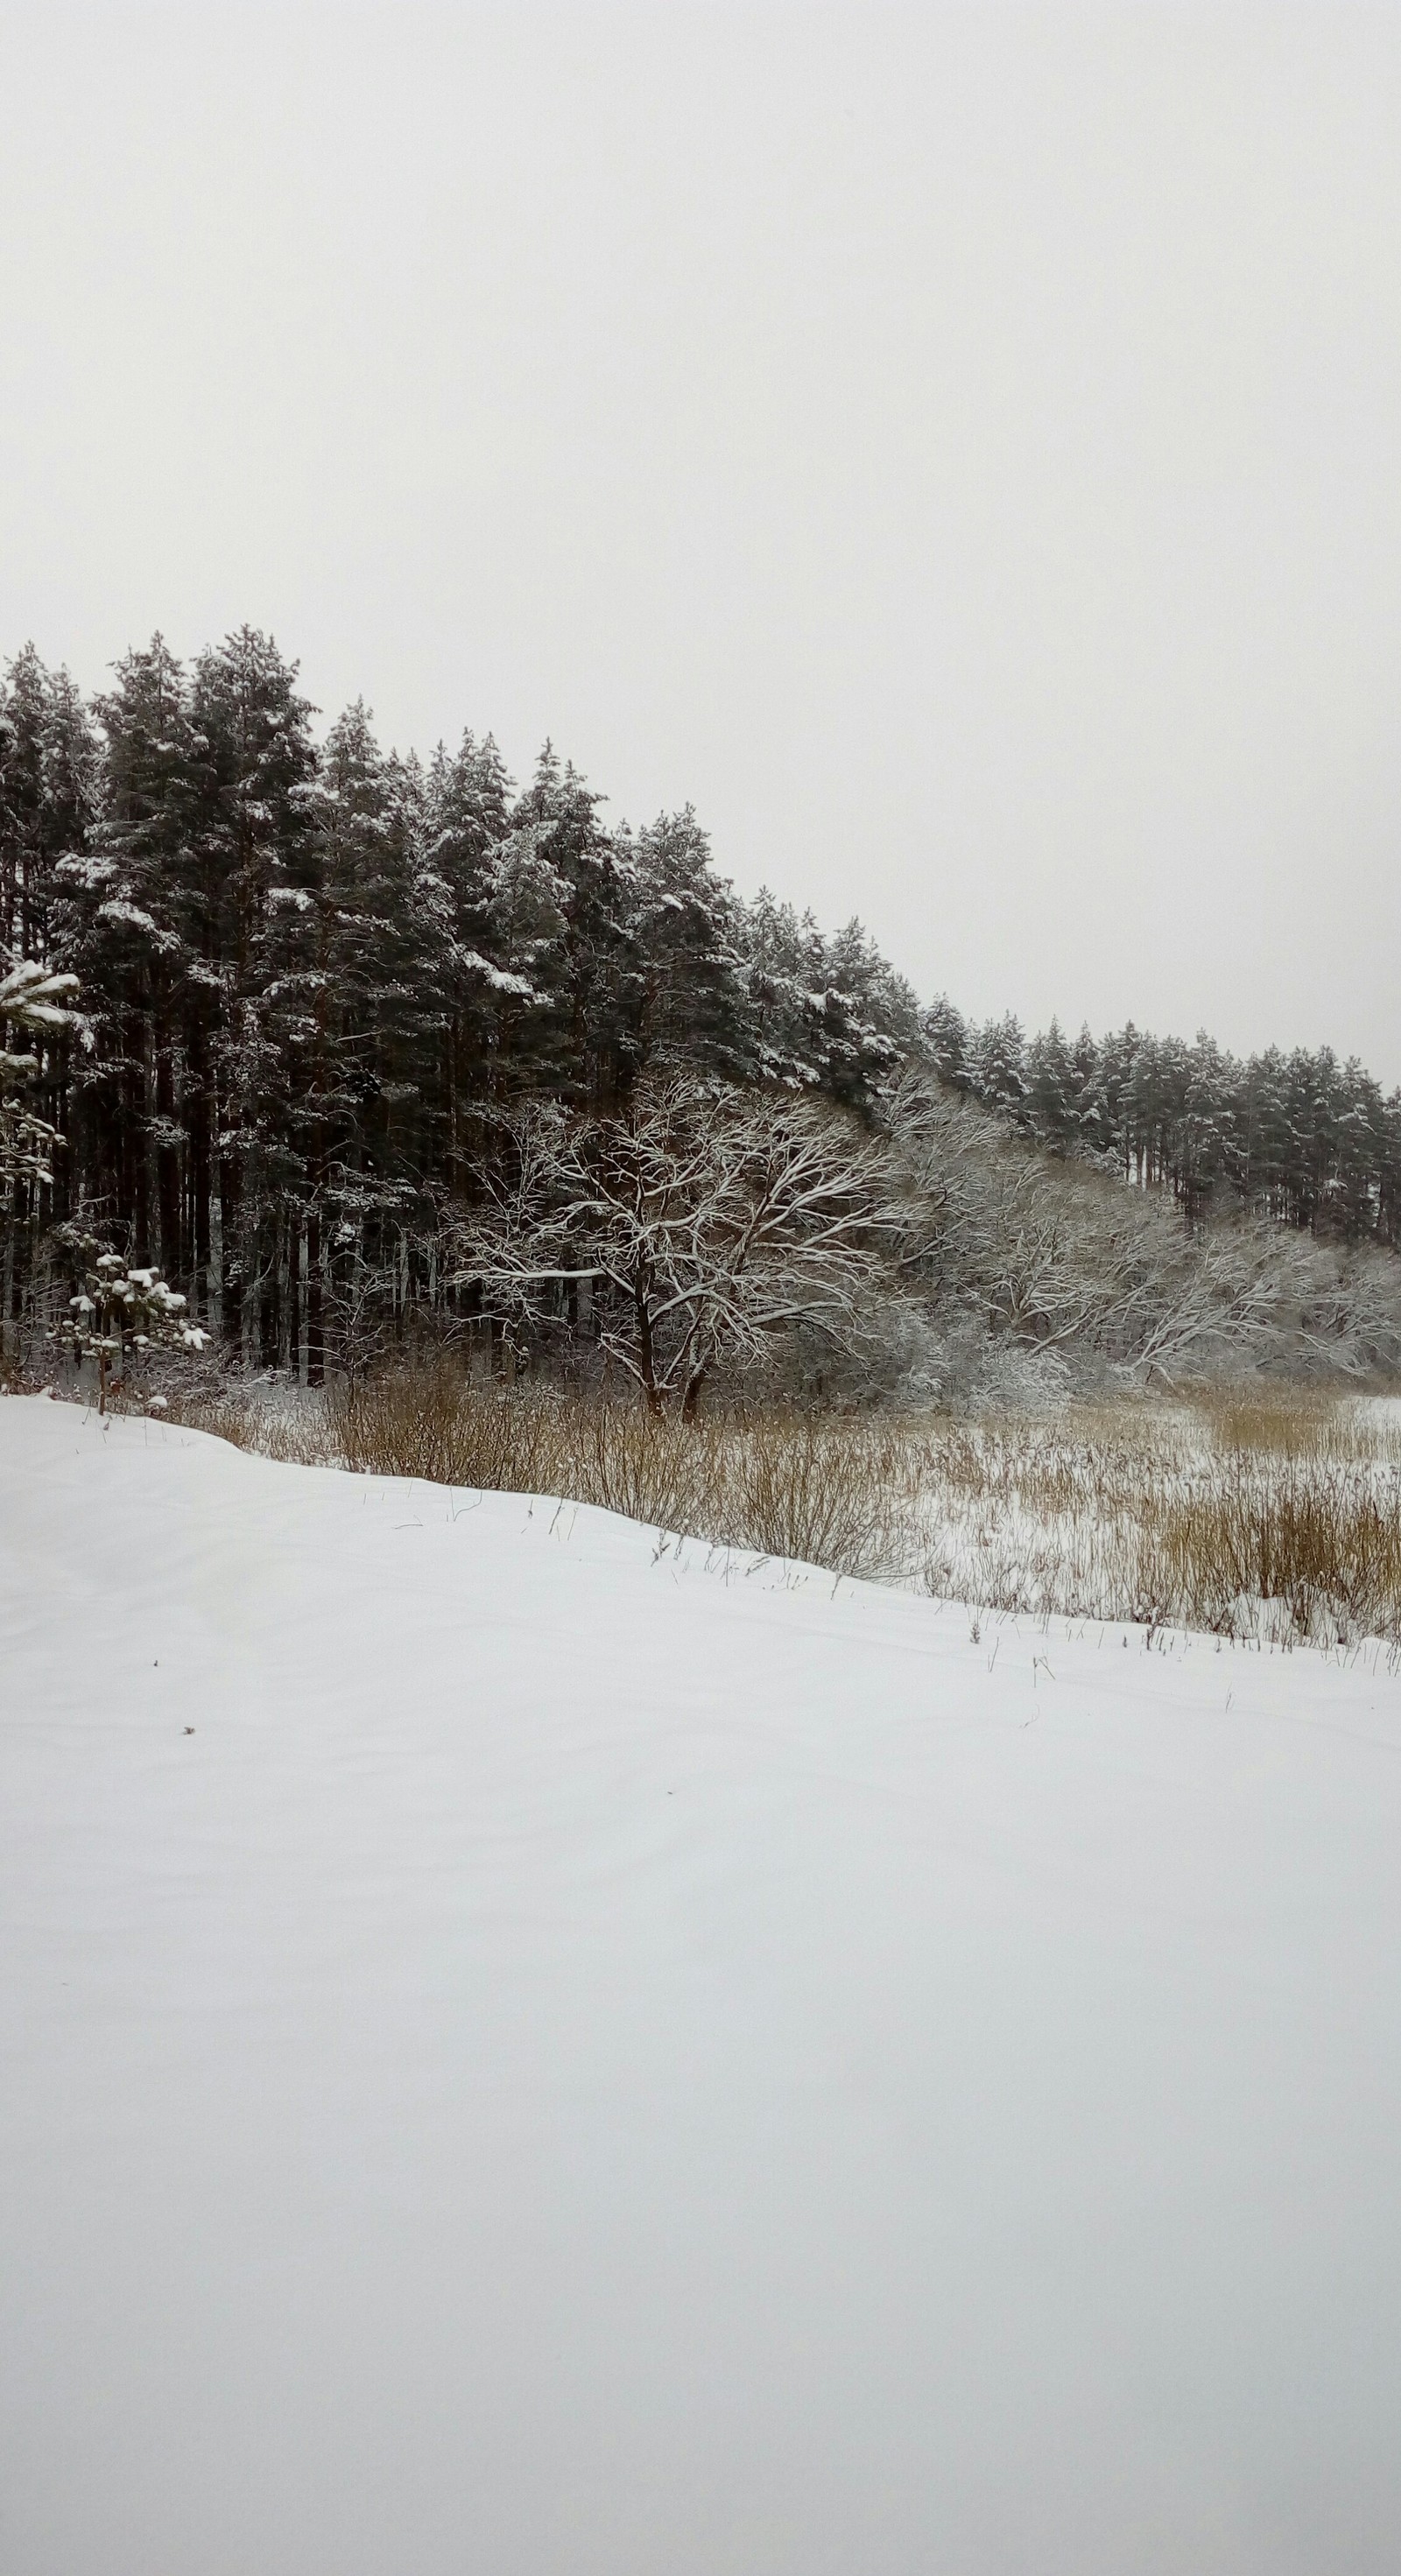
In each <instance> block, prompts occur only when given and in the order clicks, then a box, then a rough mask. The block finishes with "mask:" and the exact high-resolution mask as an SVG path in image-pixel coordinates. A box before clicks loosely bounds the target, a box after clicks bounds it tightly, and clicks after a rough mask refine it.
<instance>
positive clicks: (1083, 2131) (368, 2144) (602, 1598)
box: [0, 1399, 1401, 2576]
mask: <svg viewBox="0 0 1401 2576" xmlns="http://www.w3.org/2000/svg"><path fill="white" fill-rule="evenodd" d="M975 1627H976V1628H977V1631H978V1633H977V1635H976V1637H975V1635H974V1634H973V1631H974V1629H975ZM0 1693H2V1694H3V1724H2V1726H0V1762H3V1783H2V1784H0V1835H3V1854H2V1855H0V1905H3V1937H4V1980H3V2016H4V2030H3V2055H4V2066H5V2084H4V2096H3V2104H0V2119H3V2152H4V2168H3V2187H2V2188H0V2225H3V2228H4V2233H5V2242H4V2247H3V2280H4V2285H5V2286H4V2296H3V2300H0V2349H2V2351H3V2459H0V2567H3V2570H4V2576H463V2571H470V2572H471V2576H476V2571H481V2576H868V2571H869V2576H1148V2571H1153V2576H1257V2571H1258V2576H1295V2571H1297V2576H1374V2571H1375V2576H1383V2571H1386V2576H1390V2571H1392V2570H1394V2568H1395V2567H1396V2565H1397V2563H1398V2550H1399V2548H1401V2543H1399V2542H1398V2534H1399V2533H1401V2443H1398V2440H1397V2426H1398V2423H1401V2184H1399V2183H1398V2170H1399V2168H1401V2014H1398V1995H1401V1868H1398V1844H1399V1840H1401V1833H1399V1829H1401V1759H1399V1758H1398V1757H1399V1756H1401V1680H1398V1679H1397V1677H1396V1676H1395V1674H1394V1673H1393V1672H1391V1671H1389V1669H1388V1665H1387V1662H1386V1659H1385V1657H1384V1656H1382V1655H1381V1654H1380V1653H1379V1652H1378V1651H1375V1650H1373V1651H1371V1652H1370V1653H1368V1654H1364V1655H1360V1656H1354V1657H1352V1658H1351V1659H1350V1660H1340V1659H1338V1658H1336V1657H1330V1656H1328V1655H1326V1654H1323V1653H1320V1652H1317V1651H1302V1652H1298V1653H1294V1654H1292V1655H1280V1654H1277V1653H1276V1654H1272V1653H1269V1652H1256V1651H1246V1650H1243V1649H1239V1648H1236V1649H1233V1648H1231V1647H1230V1646H1229V1645H1223V1644H1221V1643H1220V1642H1219V1641H1217V1640H1215V1639H1207V1638H1202V1637H1198V1638H1195V1639H1190V1640H1189V1639H1184V1638H1183V1637H1181V1636H1178V1637H1177V1638H1175V1639H1167V1638H1163V1637H1161V1636H1160V1637H1158V1638H1156V1639H1155V1640H1153V1642H1152V1644H1151V1646H1150V1645H1149V1644H1148V1643H1147V1642H1146V1641H1145V1636H1144V1634H1143V1632H1141V1631H1133V1630H1124V1629H1122V1628H1120V1627H1118V1626H1115V1627H1113V1628H1110V1629H1100V1628H1096V1627H1092V1626H1087V1625H1082V1626H1077V1627H1074V1628H1071V1627H1067V1626H1066V1625H1065V1624H1063V1623H1061V1624H1057V1623H1055V1622H1052V1623H1051V1624H1050V1625H1049V1627H1044V1626H1042V1625H1038V1624H1033V1623H1031V1622H1029V1621H1027V1622H1023V1623H1022V1624H1021V1626H1020V1627H1018V1626H1017V1625H1015V1624H1013V1623H1010V1622H1004V1623H1002V1624H999V1623H998V1622H997V1621H996V1620H995V1619H993V1618H990V1617H989V1616H988V1615H987V1614H986V1613H984V1615H983V1617H982V1620H981V1622H977V1621H974V1620H973V1619H972V1618H970V1615H969V1614H968V1613H967V1612H966V1611H958V1610H955V1609H953V1608H951V1607H949V1606H947V1605H944V1606H940V1605H938V1604H936V1603H935V1602H933V1601H929V1600H921V1599H918V1598H916V1597H913V1596H911V1595H909V1594H901V1593H896V1592H884V1591H878V1590H875V1589H873V1588H869V1587H862V1586H853V1585H851V1584H849V1583H840V1584H839V1585H837V1587H836V1588H835V1590H834V1586H833V1580H832V1578H831V1577H830V1576H816V1575H806V1576H805V1575H803V1574H802V1573H801V1572H800V1571H798V1570H795V1569H791V1568H788V1569H785V1568H781V1567H775V1566H772V1565H768V1566H758V1567H753V1566H752V1565H751V1564H750V1563H749V1562H748V1561H747V1560H743V1559H738V1558H728V1559H727V1558H726V1557H724V1556H723V1555H707V1552H706V1550H705V1549H703V1548H701V1547H698V1546H697V1547H685V1548H682V1549H679V1550H678V1549H676V1548H674V1547H666V1548H662V1547H661V1546H660V1543H659V1542H658V1540H657V1539H656V1538H655V1537H654V1535H653V1534H652V1533H651V1532H649V1531H646V1530H643V1529H641V1528H640V1527H638V1526H636V1525H633V1524H630V1523H627V1522H623V1521H618V1520H613V1519H610V1518H609V1517H608V1516H607V1515H605V1514H602V1513H599V1512H591V1511H587V1510H575V1509H573V1508H571V1507H565V1508H563V1509H556V1508H555V1507H554V1506H552V1505H549V1504H541V1503H539V1502H536V1503H534V1504H530V1503H528V1502H526V1501H523V1500H519V1499H516V1498H513V1497H510V1496H507V1495H501V1494H496V1495H487V1496H476V1497H474V1496H472V1495H469V1494H466V1493H454V1492H452V1491H450V1490H445V1489H444V1488H442V1487H439V1486H429V1485H415V1484H408V1483H402V1482H394V1481H392V1480H386V1481H374V1480H368V1479H365V1478H356V1477H350V1476H346V1475H343V1474H337V1473H335V1472H334V1471H331V1470H326V1469H317V1468H309V1467H297V1466H285V1465H275V1464H272V1463H270V1462H269V1461H267V1460H265V1459H262V1458H258V1457H255V1456H250V1455H247V1454H244V1453H241V1452H239V1451H237V1450H235V1449H233V1448H231V1447H229V1446H227V1445H225V1444H224V1443H221V1442H218V1441H215V1440H212V1439H209V1438H206V1437H201V1436H198V1435H196V1434H193V1433H190V1432H188V1431H183V1430H179V1429H176V1428H174V1427H168V1428H163V1427H161V1426H158V1425H156V1424H153V1423H150V1422H142V1421H139V1420H134V1419H125V1420H115V1421H110V1422H108V1423H107V1424H106V1425H105V1426H103V1425H99V1424H98V1423H97V1422H96V1421H95V1420H93V1419H92V1418H90V1417H85V1416H84V1415H83V1414H82V1413H80V1412H79V1411H78V1410H77V1409H75V1408H72V1407H68V1406H62V1405H57V1404H54V1403H50V1402H46V1401H44V1400H42V1399H37V1400H21V1399H8V1400H5V1401H3V1402H0Z"/></svg>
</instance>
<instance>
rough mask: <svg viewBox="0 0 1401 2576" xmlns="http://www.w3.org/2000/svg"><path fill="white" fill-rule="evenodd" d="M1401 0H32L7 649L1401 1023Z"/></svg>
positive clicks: (1107, 1004)
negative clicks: (462, 759) (442, 749)
mask: <svg viewBox="0 0 1401 2576" xmlns="http://www.w3.org/2000/svg"><path fill="white" fill-rule="evenodd" d="M1398 137H1401V10H1398V9H1397V8H1394V7H1393V8H1376V7H1373V8H1360V7H1359V8H1351V7H1346V6H1324V7H1313V8H1309V9H1291V8H1289V7H1287V6H1283V5H1280V0H1270V5H1269V6H1267V7H1264V8H1260V9H1240V8H1234V7H1231V6H1229V5H1223V0H1213V5H1211V6H1209V7H1206V8H1203V9H1191V8H1177V7H1158V6H1153V7H1148V6H1119V7H1115V8H1109V9H1100V10H1095V11H1093V12H1090V11H1081V10H1079V9H1074V8H1070V7H1050V8H1045V9H1041V10H1038V11H1036V12H1034V13H1026V12H1022V11H1018V10H1013V9H1010V8H1004V7H1001V6H996V5H993V4H992V0H987V5H983V6H974V7H966V8H960V9H941V8H939V7H937V6H931V5H930V0H922V4H921V5H920V6H918V7H909V8H905V7H885V8H881V7H869V6H864V5H863V6H848V7H844V8H829V9H816V10H814V9H809V8H790V7H784V6H781V5H777V0H771V4H770V0H751V5H749V6H746V7H735V6H729V5H713V6H706V5H700V6H693V7H692V6H684V7H677V6H671V5H669V0H650V5H645V6H631V7H611V8H595V7H592V6H588V5H578V0H575V4H574V5H570V6H567V7H561V8H547V7H534V6H531V5H529V0H512V5H511V6H510V7H509V8H501V9H496V8H478V7H474V6H470V5H458V6H440V7H433V6H380V7H376V8H356V7H351V6H340V7H319V6H297V5H296V0H281V5H279V6H278V7H277V8H276V9H275V10H274V9H269V10H266V11H264V10H263V9H261V8H254V7H241V6H238V5H236V0H224V5H223V6H221V7H218V8H214V7H212V6H210V5H208V0H194V5H183V6H174V7H172V6H165V7H160V8H126V7H123V6H121V5H119V0H101V5H90V6H86V7H79V6H72V5H63V0H44V5H43V6H42V7H41V6H38V5H36V0H23V5H22V6H13V5H8V0H0V244H2V245H3V251H2V253H0V256H2V257H3V268H2V269H0V276H2V277H3V293H2V294H0V396H2V397H3V398H2V399H0V650H3V651H5V652H9V651H11V650H13V649H14V648H15V647H16V646H18V645H19V644H20V643H22V642H23V641H24V640H25V639H26V638H27V637H30V636H32V637H33V639H34V641H35V642H36V643H37V644H38V646H39V648H40V650H41V652H42V653H43V654H44V655H45V657H46V658H47V659H49V660H51V661H54V662H58V661H67V662H68V663H69V665H70V666H71V668H72V669H73V670H74V672H75V673H76V675H77V676H78V678H79V679H80V680H81V681H82V682H83V683H84V685H85V686H88V687H94V686H98V685H101V683H102V681H103V679H104V676H105V672H106V669H107V666H108V665H109V664H110V663H111V661H112V660H113V659H114V657H115V656H116V655H117V654H118V653H119V652H120V651H121V650H122V649H123V648H124V647H125V645H126V644H127V643H128V642H131V641H138V640H144V639H145V638H146V637H147V636H148V635H149V633H150V632H151V630H152V629H153V628H154V627H155V626H157V625H159V626H160V627H161V628H162V629H163V630H164V632H165V633H166V635H167V636H168V638H169V639H170V641H171V642H172V643H173V644H174V645H175V646H176V648H177V649H178V650H181V651H190V650H194V649H196V648H197V647H198V646H199V645H200V644H202V643H204V642H205V641H207V640H209V639H211V638H213V637H216V636H217V635H219V634H220V633H222V632H223V631H225V630H226V629H227V628H229V627H230V626H232V625H235V624H238V623H240V622H242V621H243V620H245V619H246V620H248V621H250V622H251V623H254V624H256V625H261V626H264V627H268V628H270V629H271V630H272V631H273V632H274V633H275V634H276V636H277V638H278V640H279V642H280V643H281V644H282V645H283V646H284V647H285V648H286V649H287V650H288V651H290V652H292V653H294V654H295V655H297V656H298V657H299V658H300V660H301V663H302V670H303V681H304V685H305V687H306V688H307V690H308V692H309V694H310V695H311V696H312V697H313V698H314V699H315V700H316V701H317V703H318V704H319V705H320V706H321V707H323V708H324V709H325V710H326V711H327V713H328V715H329V714H330V713H333V712H334V711H335V709H336V708H337V707H338V706H339V705H340V704H341V703H342V702H343V701H344V700H345V699H346V698H347V697H349V696H353V695H355V694H357V693H363V694H364V696H365V697H366V698H367V699H368V700H369V701H370V703H371V704H372V706H373V707H374V709H375V711H376V715H377V719H378V723H379V728H380V731H381V734H382V736H383V738H384V739H385V740H386V741H392V742H397V743H398V744H400V745H401V746H407V745H408V744H409V743H415V744H417V745H419V746H420V747H421V748H427V747H429V746H430V745H431V744H432V742H433V741H434V740H435V739H436V738H437V737H438V735H440V734H446V735H448V736H449V737H454V736H455V735H456V734H457V733H459V732H460V730H461V727H462V725H463V724H464V723H468V724H470V725H471V726H472V727H473V728H474V729H475V730H477V731H484V730H486V729H487V728H491V729H493V730H494V731H495V733H496V735H497V738H498V740H499V741H500V742H501V744H502V746H503V748H504V750H505V752H506V754H507V756H508V759H509V760H510V762H511V764H512V766H513V768H514V769H515V770H516V771H517V773H518V774H520V773H523V772H525V771H527V770H528V768H529V766H530V764H531V762H532V760H533V758H534V754H535V751H536V749H537V747H538V745H539V743H540V741H541V739H542V737H543V736H544V735H545V734H546V733H549V734H551V735H553V737H554V739H555V741H556V742H557V744H558V745H559V746H560V748H561V749H562V750H564V751H566V752H567V753H568V754H570V756H571V757H572V758H573V759H574V760H575V761H576V762H577V763H578V765H579V766H580V767H581V768H582V769H583V770H585V771H586V773H587V774H588V776H589V777H590V779H591V780H592V782H593V783H594V784H595V785H596V786H598V787H600V788H602V789H604V790H606V792H607V794H608V796H609V798H610V800H611V801H610V804H609V806H608V808H607V809H606V811H607V812H608V813H610V814H611V815H613V816H615V817H616V816H621V815H626V816H627V817H628V818H629V819H630V820H632V821H634V822H636V821H640V820H643V819H646V818H647V817H649V816H650V815H652V814H653V813H655V812H656V811H657V809H658V808H659V807H661V806H663V805H665V806H675V805H679V804H682V803H684V802H686V801H687V800H690V801H692V802H694V804H695V805H696V806H697V808H698V809H699V811H700V814H701V816H702V819H703V820H704V821H705V822H706V823H707V825H708V826H709V828H710V830H711V832H712V835H713V839H714V846H715V852H716V857H717V860H718V862H719V864H720V865H721V866H722V867H723V868H724V869H725V870H726V871H727V872H728V873H729V874H731V875H732V876H733V877H734V878H735V879H736V881H737V883H738V884H739V885H740V886H741V888H743V889H744V890H746V891H751V890H752V889H753V888H755V887H756V886H757V885H758V884H759V883H760V882H761V881H762V880H764V879H767V880H768V882H769V883H770V884H771V885H772V886H773V887H774V888H775V889H776V890H778V891H779V892H780V893H782V894H785V895H788V896H791V897H792V898H793V899H794V900H795V901H797V902H799V903H800V904H801V903H811V904H812V905H813V907H814V908H815V909H816V910H817V912H818V913H819V915H820V916H821V917H822V918H824V919H825V920H826V921H827V922H829V923H835V922H837V921H838V920H841V919H844V918H845V917H846V916H847V915H849V914H850V913H852V912H853V911H855V912H859V913H860V914H861V915H862V917H863V918H864V919H865V920H866V921H867V923H868V924H869V926H870V927H871V928H872V930H873V931H874V932H875V934H876V936H877V937H878V938H879V940H880V941H881V943H882V945H883V946H884V947H885V948H886V949H887V950H888V951H889V953H890V954H891V955H892V956H893V957H894V958H895V959H896V960H897V962H898V963H900V964H901V965H902V966H903V967H904V968H905V970H906V971H907V972H908V973H909V974H910V975H911V976H912V977H913V979H914V980H915V981H916V983H917V984H918V985H919V986H920V988H921V989H922V990H923V991H924V992H926V993H928V992H931V991H933V990H935V989H937V988H940V987H943V988H946V989H947V990H948V991H950V992H951V993H952V994H953V995H954V997H955V999H956V1000H958V1001H959V1002H960V1003H961V1004H962V1006H963V1007H964V1008H965V1009H967V1010H970V1011H972V1012H974V1013H976V1014H978V1015H980V1016H981V1015H985V1014H987V1013H989V1012H992V1011H994V1010H997V1011H1000V1010H1002V1009H1004V1008H1008V1007H1011V1008H1015V1009H1016V1010H1017V1011H1018V1012H1019V1013H1020V1014H1021V1015H1022V1017H1023V1018H1024V1019H1025V1020H1026V1021H1027V1022H1028V1023H1029V1024H1033V1025H1034V1024H1036V1023H1038V1022H1042V1021H1044V1020H1045V1019H1047V1018H1048V1017H1049V1016H1050V1014H1051V1013H1052V1012H1053V1011H1056V1012H1058V1013H1059V1014H1060V1016H1061V1017H1062V1019H1063V1020H1065V1021H1067V1022H1069V1023H1071V1024H1072V1025H1078V1023H1079V1021H1080V1020H1081V1019H1082V1018H1083V1017H1088V1018H1089V1020H1090V1021H1091V1022H1092V1023H1093V1024H1094V1025H1095V1026H1096V1028H1102V1027H1104V1026H1107V1025H1109V1024H1111V1023H1113V1024H1118V1023H1120V1022H1122V1021H1123V1020H1124V1019H1125V1018H1126V1017H1132V1018H1133V1019H1135V1020H1137V1021H1138V1022H1139V1023H1140V1024H1146V1025H1148V1026H1152V1027H1157V1028H1160V1029H1168V1028H1171V1029H1174V1030H1178V1031H1181V1032H1183V1033H1186V1034H1190V1033H1191V1032H1192V1031H1193V1030H1194V1029H1195V1028H1196V1027H1197V1026H1198V1025H1199V1024H1206V1025H1207V1026H1209V1027H1210V1028H1212V1029H1213V1030H1214V1031H1215V1032H1216V1034H1217V1035H1218V1036H1219V1037H1221V1038H1222V1040H1223V1041H1225V1042H1226V1043H1227V1044H1230V1045H1233V1046H1236V1047H1238V1048H1244V1047H1247V1046H1251V1045H1256V1044H1260V1043H1264V1042H1266V1041H1268V1040H1271V1039H1276V1040H1279V1041H1280V1042H1282V1043H1284V1044H1286V1045H1290V1044H1294V1043H1298V1042H1306V1043H1317V1042H1319V1041H1321V1040H1323V1039H1325V1038H1326V1039H1328V1040H1329V1041H1330V1042H1331V1043H1333V1044H1334V1045H1335V1046H1336V1047H1338V1049H1339V1050H1340V1051H1341V1052H1344V1053H1346V1052H1349V1051H1353V1050H1355V1051H1357V1052H1359V1053H1360V1054H1361V1055H1362V1056H1363V1057H1364V1058H1365V1059H1366V1060H1367V1061H1369V1062H1370V1063H1371V1064H1372V1066H1373V1067H1374V1069H1375V1070H1376V1071H1377V1072H1379V1073H1380V1074H1382V1075H1383V1076H1384V1077H1385V1078H1386V1079H1387V1080H1388V1081H1395V1080H1401V1018H1399V1017H1398V1009H1397V966H1398V945H1399V942H1398V934H1399V933H1401V866H1398V858H1399V857H1401V830H1399V829H1398V825H1399V824H1401V691H1398V679H1399V678H1401V654H1398V643H1399V642H1401V452H1398V451H1399V449H1401V440H1399V439H1398V431H1401V143H1399V142H1398Z"/></svg>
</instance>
